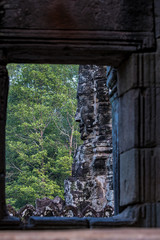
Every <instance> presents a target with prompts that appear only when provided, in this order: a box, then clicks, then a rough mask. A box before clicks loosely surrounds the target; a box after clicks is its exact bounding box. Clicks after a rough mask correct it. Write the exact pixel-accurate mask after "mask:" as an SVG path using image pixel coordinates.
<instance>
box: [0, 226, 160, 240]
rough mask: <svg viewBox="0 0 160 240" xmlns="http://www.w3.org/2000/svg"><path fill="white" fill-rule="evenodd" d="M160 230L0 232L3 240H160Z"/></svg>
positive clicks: (0, 237)
mask: <svg viewBox="0 0 160 240" xmlns="http://www.w3.org/2000/svg"><path fill="white" fill-rule="evenodd" d="M159 236H160V230H159V229H139V228H135V229H126V228H122V229H114V230H112V229H108V230H81V231H80V230H79V231H77V230H70V231H69V230H67V231H54V232H53V231H44V232H42V231H23V232H22V231H9V232H4V231H1V232H0V239H1V240H22V239H23V240H35V239H37V240H64V239H65V240H82V239H83V240H93V239H94V240H100V239H101V240H115V239H116V240H117V239H118V240H139V239H141V240H151V239H152V240H159Z"/></svg>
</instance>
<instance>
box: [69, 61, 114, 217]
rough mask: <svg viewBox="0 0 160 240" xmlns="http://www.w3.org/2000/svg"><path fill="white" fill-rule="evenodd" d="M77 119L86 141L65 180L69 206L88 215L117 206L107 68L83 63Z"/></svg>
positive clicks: (80, 74) (78, 150)
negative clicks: (114, 193)
mask: <svg viewBox="0 0 160 240" xmlns="http://www.w3.org/2000/svg"><path fill="white" fill-rule="evenodd" d="M77 99H78V106H77V112H76V116H75V120H76V121H77V122H79V126H80V133H81V139H82V140H83V141H84V143H83V145H81V146H80V147H79V148H78V149H77V152H76V154H75V156H74V162H73V167H72V176H71V177H70V178H68V179H67V180H66V181H65V201H66V204H67V205H72V206H75V207H78V208H79V209H80V210H81V211H82V213H84V215H85V211H87V209H88V208H89V207H91V208H92V209H94V210H95V211H96V212H100V211H102V210H103V209H105V207H107V206H108V205H109V206H111V207H113V205H114V203H113V169H112V165H113V164H112V162H113V159H112V119H111V105H110V102H109V93H108V89H107V87H106V67H104V66H96V65H81V66H80V70H79V83H78V90H77Z"/></svg>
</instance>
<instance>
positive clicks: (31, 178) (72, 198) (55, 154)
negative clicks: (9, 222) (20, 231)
mask: <svg viewBox="0 0 160 240" xmlns="http://www.w3.org/2000/svg"><path fill="white" fill-rule="evenodd" d="M78 68H79V66H77V65H46V64H45V65H42V64H37V65H36V64H21V65H20V64H16V65H14V64H10V65H8V70H9V75H10V94H9V99H8V115H7V116H8V120H7V130H6V131H7V139H6V145H7V151H6V158H7V181H6V182H7V185H6V190H7V203H8V204H9V205H8V210H9V213H10V214H11V215H12V214H13V215H15V212H14V210H13V208H12V207H11V206H12V205H13V206H14V207H15V208H17V209H18V208H20V207H22V206H24V205H26V204H28V206H27V207H25V208H24V209H23V208H22V209H21V210H22V212H24V211H25V213H26V216H27V218H26V219H23V220H24V221H25V220H28V217H29V216H31V215H39V216H67V217H73V216H78V217H84V216H86V217H88V216H91V217H109V216H112V215H113V207H114V206H113V205H114V204H113V170H112V165H113V164H112V137H111V135H112V133H111V132H112V119H111V106H110V103H109V95H108V89H107V87H106V67H102V66H95V65H83V66H80V68H79V76H78ZM62 78H64V80H63V81H62ZM77 84H78V90H77ZM76 92H77V100H78V103H76V99H75V96H76ZM50 107H51V108H50ZM76 108H77V110H76ZM17 110H18V111H17ZM75 112H76V116H75V120H76V121H75V120H74V115H75ZM76 122H79V126H80V133H79V130H78V124H77V123H76ZM67 124H68V125H67ZM64 126H65V127H66V126H67V127H68V129H67V128H65V127H64ZM80 135H81V139H82V140H83V141H81V140H80ZM11 136H12V137H11ZM73 156H74V160H73ZM72 162H73V166H72V176H71V165H72ZM68 176H70V177H68ZM15 179H16V181H15ZM64 180H65V184H64V183H63V182H64ZM63 191H65V196H64V195H63ZM42 196H44V197H45V199H44V198H43V197H42ZM56 196H59V197H61V198H62V199H64V197H65V202H64V201H63V200H62V199H61V198H58V197H56ZM53 197H56V198H55V199H54V201H53ZM48 198H49V199H48ZM36 199H37V201H36V207H37V208H39V213H37V209H35V208H34V207H35V206H33V207H32V206H31V205H29V204H32V205H34V201H35V200H36ZM38 199H39V200H38Z"/></svg>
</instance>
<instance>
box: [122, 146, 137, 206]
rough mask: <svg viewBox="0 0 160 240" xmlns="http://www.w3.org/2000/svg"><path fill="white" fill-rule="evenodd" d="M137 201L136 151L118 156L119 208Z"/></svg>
mask: <svg viewBox="0 0 160 240" xmlns="http://www.w3.org/2000/svg"><path fill="white" fill-rule="evenodd" d="M138 201H139V174H138V151H137V150H136V149H132V150H130V151H128V152H125V153H123V154H121V155H120V206H125V205H129V204H133V203H137V202H138Z"/></svg>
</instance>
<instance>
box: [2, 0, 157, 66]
mask: <svg viewBox="0 0 160 240" xmlns="http://www.w3.org/2000/svg"><path fill="white" fill-rule="evenodd" d="M24 46H25V47H24ZM88 46H89V48H88ZM102 46H103V47H102ZM153 47H155V41H154V20H153V3H152V0H147V1H146V0H135V1H132V0H128V1H124V0H105V1H104V0H87V1H86V0H81V1H79V0H74V1H73V0H72V1H71V0H61V1H60V0H54V1H53V0H34V1H31V0H26V1H22V0H15V1H12V0H3V1H1V2H0V50H1V49H2V50H4V54H5V56H6V58H7V61H9V62H19V63H21V62H22V63H23V62H28V63H30V62H35V63H37V62H41V63H42V62H44V63H45V62H47V63H48V62H50V63H59V62H61V63H65V62H66V61H67V62H68V63H78V64H104V65H105V64H107V65H112V66H118V65H119V64H120V63H121V61H122V60H123V59H125V58H126V57H128V53H129V52H130V53H132V52H135V51H138V50H145V49H152V48H153ZM24 49H25V50H24ZM95 54H96V55H97V56H98V57H95ZM22 55H23V56H22ZM0 60H1V58H0Z"/></svg>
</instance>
